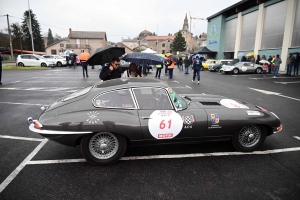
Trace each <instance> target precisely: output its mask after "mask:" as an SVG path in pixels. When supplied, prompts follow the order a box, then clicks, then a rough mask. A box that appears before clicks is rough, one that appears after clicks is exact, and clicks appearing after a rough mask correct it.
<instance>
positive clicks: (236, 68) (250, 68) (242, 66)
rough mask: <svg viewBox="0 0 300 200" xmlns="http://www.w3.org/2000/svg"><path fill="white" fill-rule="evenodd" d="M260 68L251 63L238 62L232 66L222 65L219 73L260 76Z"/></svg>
mask: <svg viewBox="0 0 300 200" xmlns="http://www.w3.org/2000/svg"><path fill="white" fill-rule="evenodd" d="M261 70H262V66H261V65H258V64H253V63H251V62H238V63H236V64H234V65H223V67H222V68H221V69H220V72H223V73H233V74H238V73H257V74H260V73H261Z"/></svg>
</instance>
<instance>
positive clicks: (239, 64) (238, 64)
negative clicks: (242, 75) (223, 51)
mask: <svg viewBox="0 0 300 200" xmlns="http://www.w3.org/2000/svg"><path fill="white" fill-rule="evenodd" d="M242 65H243V63H240V62H238V63H235V64H234V66H237V67H239V66H242Z"/></svg>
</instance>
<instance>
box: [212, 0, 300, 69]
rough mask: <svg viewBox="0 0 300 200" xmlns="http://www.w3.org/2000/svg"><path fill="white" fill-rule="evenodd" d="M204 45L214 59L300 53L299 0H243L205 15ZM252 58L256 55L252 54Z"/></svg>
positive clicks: (283, 57) (281, 67)
mask: <svg viewBox="0 0 300 200" xmlns="http://www.w3.org/2000/svg"><path fill="white" fill-rule="evenodd" d="M207 20H208V27H207V48H209V49H210V50H212V51H217V52H218V53H217V55H216V58H217V59H223V58H239V59H240V58H241V56H242V55H246V54H247V53H250V52H254V53H255V55H260V56H262V55H265V56H266V58H268V57H269V55H276V54H279V55H280V57H281V59H282V64H281V65H280V71H284V70H285V68H286V59H287V57H288V55H289V53H295V52H300V0H284V1H282V0H269V1H268V0H243V1H240V2H238V3H236V4H234V5H232V6H230V7H228V8H226V9H224V10H222V11H220V12H218V13H216V14H214V15H212V16H210V17H208V18H207ZM255 58H256V57H255Z"/></svg>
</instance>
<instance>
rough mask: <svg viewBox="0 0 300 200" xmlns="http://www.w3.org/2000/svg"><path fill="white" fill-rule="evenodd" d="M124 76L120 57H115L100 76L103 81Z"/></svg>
mask: <svg viewBox="0 0 300 200" xmlns="http://www.w3.org/2000/svg"><path fill="white" fill-rule="evenodd" d="M121 76H122V69H121V68H120V59H119V58H113V59H112V61H111V63H110V65H109V66H107V67H103V68H102V70H101V72H100V75H99V78H100V79H101V80H103V81H107V80H111V79H116V78H121Z"/></svg>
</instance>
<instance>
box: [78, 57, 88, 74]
mask: <svg viewBox="0 0 300 200" xmlns="http://www.w3.org/2000/svg"><path fill="white" fill-rule="evenodd" d="M80 63H81V66H82V73H83V78H85V75H86V77H89V76H88V70H87V66H88V64H87V62H86V60H80ZM84 72H85V75H84Z"/></svg>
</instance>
